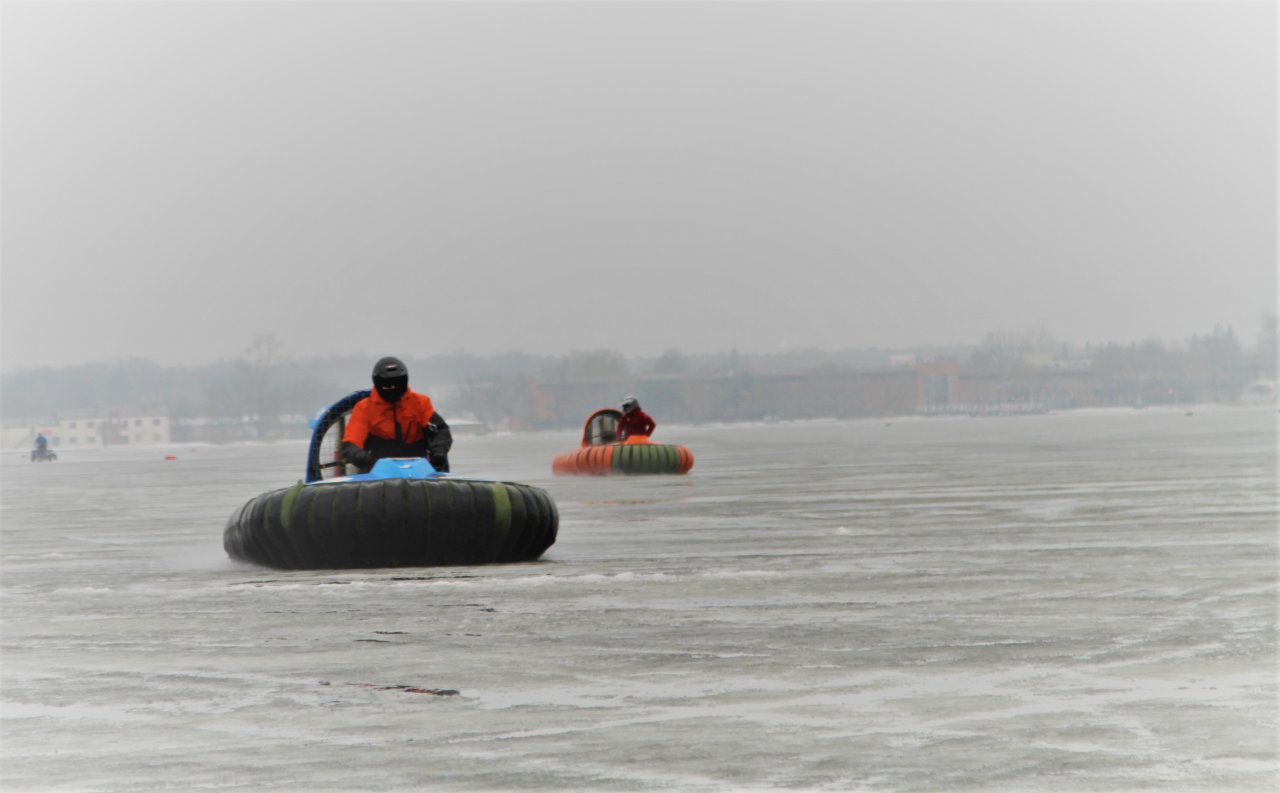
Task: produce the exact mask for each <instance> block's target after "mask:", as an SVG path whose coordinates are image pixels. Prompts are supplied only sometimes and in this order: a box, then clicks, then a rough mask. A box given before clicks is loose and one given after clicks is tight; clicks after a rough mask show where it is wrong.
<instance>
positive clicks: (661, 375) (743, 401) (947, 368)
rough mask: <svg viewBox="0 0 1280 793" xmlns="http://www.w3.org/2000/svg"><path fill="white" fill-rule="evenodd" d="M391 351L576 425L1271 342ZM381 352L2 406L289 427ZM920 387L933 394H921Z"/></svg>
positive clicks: (1034, 398)
mask: <svg viewBox="0 0 1280 793" xmlns="http://www.w3.org/2000/svg"><path fill="white" fill-rule="evenodd" d="M396 352H398V353H400V354H401V357H403V358H404V359H405V361H406V363H407V364H408V365H409V370H410V373H411V378H410V379H411V382H412V384H413V385H414V386H415V387H418V388H421V389H424V390H428V392H429V393H430V392H431V391H432V390H434V391H435V393H432V396H433V398H434V399H435V400H436V402H437V403H438V405H439V406H440V408H441V412H442V413H444V414H445V415H446V418H447V417H448V416H449V415H454V416H462V415H470V416H474V417H475V418H478V419H479V420H481V421H483V422H484V423H486V424H487V425H490V426H494V427H510V428H515V429H535V428H537V429H552V428H566V427H572V426H576V425H577V424H578V423H580V422H581V421H582V419H584V418H585V417H586V414H587V413H588V412H590V411H591V410H593V409H595V408H597V407H601V406H604V405H610V404H615V403H616V402H617V401H618V400H619V399H620V398H621V397H622V396H623V395H624V394H628V393H634V394H636V395H637V396H638V397H640V399H641V402H642V404H644V405H645V407H646V409H652V410H653V411H656V412H655V415H658V414H661V417H662V419H663V420H665V421H668V422H670V421H682V422H699V421H715V420H721V421H734V420H761V419H766V420H767V419H770V418H808V417H821V416H833V417H852V416H858V415H883V414H893V413H902V412H912V411H914V410H918V409H920V406H921V404H922V400H925V401H928V402H929V404H930V406H931V407H937V406H942V407H946V406H948V405H949V404H951V403H954V404H957V405H960V406H964V405H965V404H972V403H975V402H984V403H989V402H993V401H997V402H998V401H1005V402H1013V401H1024V402H1033V403H1041V404H1046V405H1050V406H1053V407H1062V406H1086V405H1091V404H1129V403H1143V404H1152V403H1159V402H1177V401H1202V400H1226V401H1231V400H1236V399H1240V398H1242V397H1244V396H1246V395H1247V394H1246V392H1247V390H1248V389H1249V387H1250V386H1251V385H1252V384H1254V383H1257V382H1259V381H1274V380H1275V378H1276V355H1277V353H1276V321H1275V316H1274V315H1271V316H1269V317H1268V318H1267V319H1266V321H1265V322H1264V327H1263V331H1262V333H1260V334H1259V337H1258V339H1257V340H1256V342H1255V343H1253V344H1245V343H1242V342H1241V341H1240V340H1239V339H1238V338H1237V337H1236V335H1235V333H1234V331H1233V330H1232V329H1231V328H1229V327H1225V328H1224V327H1218V328H1215V329H1214V330H1213V331H1212V332H1211V333H1208V334H1205V335H1198V336H1193V337H1191V338H1190V339H1187V340H1186V341H1185V342H1184V343H1182V344H1173V345H1170V344H1165V343H1162V342H1159V341H1145V342H1134V343H1127V344H1121V343H1112V344H1106V345H1101V346H1093V347H1089V348H1071V347H1069V346H1068V345H1062V344H1059V343H1057V342H1055V341H1054V340H1053V339H1052V338H1051V337H1050V336H1049V335H1048V334H1047V333H1045V332H1043V331H1030V332H1020V333H1012V332H1000V333H991V334H988V335H987V337H986V338H985V339H984V340H983V342H982V343H981V344H978V345H973V346H968V347H949V348H942V347H938V348H928V349H912V350H882V349H865V350H845V351H836V352H831V351H822V350H814V349H809V350H795V351H790V352H786V353H776V354H753V353H742V352H737V351H730V352H726V353H720V354H708V355H686V354H684V353H682V352H680V351H678V350H668V351H667V352H664V353H663V354H661V355H658V356H653V357H638V356H627V355H624V354H623V353H621V352H618V351H614V350H589V351H574V352H571V353H568V354H566V355H560V356H538V355H529V354H524V353H505V354H501V355H490V356H480V355H467V354H453V355H436V356H426V357H420V358H417V357H414V356H413V355H412V354H411V353H410V352H408V351H396ZM376 357H377V356H364V357H357V356H342V357H337V356H334V357H326V358H312V359H292V358H290V357H288V356H287V355H285V354H284V351H283V350H282V349H281V348H280V346H279V344H278V343H277V342H276V341H275V340H274V339H273V338H272V337H261V338H258V339H256V340H255V341H254V342H253V344H252V345H251V346H250V347H249V348H248V349H246V350H245V351H244V353H243V354H242V355H241V356H240V357H238V358H236V359H235V360H231V361H221V362H218V363H214V364H210V365H207V366H200V367H164V366H160V365H158V364H156V363H154V362H152V361H148V360H143V359H137V358H129V359H122V360H117V361H112V362H109V363H92V364H83V365H79V366H69V367H62V368H39V369H26V370H20V371H16V372H12V373H9V374H6V375H4V376H3V380H2V388H0V393H2V395H3V401H2V402H0V410H2V411H3V416H4V419H5V421H6V423H12V422H18V421H23V420H27V421H34V420H47V419H56V418H57V417H59V415H60V414H64V413H67V412H69V411H75V412H81V411H96V412H98V413H99V414H101V415H107V414H109V413H110V412H111V411H113V410H136V409H138V408H148V409H150V410H157V409H158V410H162V411H164V412H166V413H167V414H168V415H169V416H170V419H171V421H172V423H173V426H174V428H175V433H176V434H177V436H179V437H180V436H181V435H182V434H183V428H184V427H188V428H190V427H194V426H197V425H207V424H209V423H210V422H214V423H219V424H221V426H223V427H239V428H243V430H244V433H245V434H247V435H248V436H250V437H255V436H256V437H272V436H284V435H297V434H299V433H301V432H304V430H303V427H304V426H305V423H304V419H305V418H306V417H309V416H311V415H313V414H314V413H315V411H316V410H317V409H319V408H320V407H322V406H324V405H326V404H328V403H330V402H332V401H333V400H334V399H336V398H338V397H340V396H342V395H344V394H346V393H348V392H350V391H352V390H354V389H357V388H364V387H367V385H368V381H369V370H370V368H371V366H372V363H373V360H374V359H375V358H376ZM939 364H943V365H944V366H943V368H941V369H940V368H938V366H939ZM938 383H941V384H942V385H941V386H939V385H938ZM928 389H933V390H934V391H937V392H938V393H937V394H934V395H932V396H930V395H927V394H925V393H924V391H926V390H928ZM939 389H941V390H939ZM188 434H191V433H190V432H188ZM240 436H241V435H240V434H239V431H236V432H232V433H231V435H230V437H231V438H234V437H240ZM219 437H221V438H227V437H228V435H227V433H226V432H225V431H224V432H223V434H222V435H221V436H219Z"/></svg>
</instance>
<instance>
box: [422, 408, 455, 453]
mask: <svg viewBox="0 0 1280 793" xmlns="http://www.w3.org/2000/svg"><path fill="white" fill-rule="evenodd" d="M426 434H427V452H428V453H429V454H430V455H431V456H432V457H437V456H438V457H443V456H445V455H446V454H448V453H449V450H450V449H452V448H453V433H452V432H451V431H450V430H449V425H448V424H446V423H445V421H444V419H443V418H442V417H441V416H440V414H439V413H432V414H431V420H430V421H428V422H427V428H426Z"/></svg>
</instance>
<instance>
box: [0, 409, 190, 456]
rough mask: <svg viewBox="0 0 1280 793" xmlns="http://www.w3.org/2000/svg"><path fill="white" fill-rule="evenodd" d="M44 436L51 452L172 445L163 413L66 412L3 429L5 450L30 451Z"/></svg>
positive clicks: (147, 410)
mask: <svg viewBox="0 0 1280 793" xmlns="http://www.w3.org/2000/svg"><path fill="white" fill-rule="evenodd" d="M38 433H43V434H44V436H45V437H46V438H48V439H49V447H50V448H52V449H101V448H102V447H104V446H143V445H148V444H164V443H170V442H171V441H172V435H171V433H170V429H169V416H168V414H167V413H164V412H163V411H162V410H157V409H146V408H137V409H133V410H110V411H102V410H67V411H62V412H61V413H60V414H59V415H58V417H57V418H55V419H52V420H46V421H30V420H28V421H23V422H15V423H14V424H11V425H5V427H4V434H3V438H2V439H0V440H2V442H3V445H4V448H6V449H11V448H21V449H29V448H31V447H32V446H34V445H35V442H36V435H37V434H38Z"/></svg>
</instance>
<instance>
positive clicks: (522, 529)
mask: <svg viewBox="0 0 1280 793" xmlns="http://www.w3.org/2000/svg"><path fill="white" fill-rule="evenodd" d="M368 395H369V392H368V391H356V392H353V393H351V394H348V395H347V396H345V397H343V398H342V399H340V400H338V401H337V402H334V403H333V404H332V405H330V406H329V407H327V408H325V409H324V410H322V411H320V413H319V414H318V415H317V416H316V418H315V419H313V420H312V422H311V428H312V434H311V444H310V446H309V447H308V450H307V469H306V479H305V481H301V482H298V483H297V484H295V485H293V486H292V487H285V488H281V489H279V490H273V491H271V492H268V493H263V494H262V495H260V496H257V497H256V498H253V499H251V500H250V501H248V502H247V503H246V504H245V505H244V506H242V507H240V509H238V510H236V512H235V513H234V514H233V515H232V516H231V518H230V520H228V521H227V527H226V530H225V531H224V532H223V535H222V545H223V548H225V549H226V552H227V555H228V556H230V557H231V558H233V559H237V560H240V561H245V562H253V563H255V564H260V565H265V566H267V567H275V568H281V569H288V570H308V569H311V570H314V569H335V568H370V567H431V566H439V565H477V564H491V563H503V562H527V561H533V560H535V559H537V558H538V557H540V556H541V555H542V554H543V552H545V551H546V550H547V548H549V547H551V545H552V544H553V543H554V542H555V541H556V531H557V529H558V527H559V521H560V519H559V513H558V512H557V510H556V505H555V502H554V501H552V499H551V496H549V495H548V494H547V493H546V492H545V491H543V490H541V489H539V488H536V487H531V486H529V485H523V484H517V483H514V482H491V481H486V480H481V479H466V478H462V477H456V476H451V475H449V474H445V473H440V472H438V471H436V470H435V469H434V468H432V466H431V463H430V462H428V461H427V460H426V459H425V458H417V457H414V458H385V459H382V460H378V461H377V462H376V463H374V465H373V467H372V468H371V469H370V470H369V471H368V472H367V473H359V472H358V471H356V470H355V469H354V468H351V467H349V466H347V464H346V463H344V462H342V461H341V459H340V457H339V449H340V447H341V446H342V435H343V432H345V430H346V419H347V416H348V414H350V413H351V409H352V408H354V407H355V405H356V403H357V402H359V401H360V400H362V399H364V398H365V397H366V396H368Z"/></svg>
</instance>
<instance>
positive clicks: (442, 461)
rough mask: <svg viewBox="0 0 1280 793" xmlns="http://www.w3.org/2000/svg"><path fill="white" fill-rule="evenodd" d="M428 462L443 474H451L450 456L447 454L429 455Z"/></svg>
mask: <svg viewBox="0 0 1280 793" xmlns="http://www.w3.org/2000/svg"><path fill="white" fill-rule="evenodd" d="M427 462H429V463H431V467H432V468H434V469H436V470H437V471H439V472H440V473H442V474H447V473H449V456H448V455H447V454H428V455H427Z"/></svg>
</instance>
